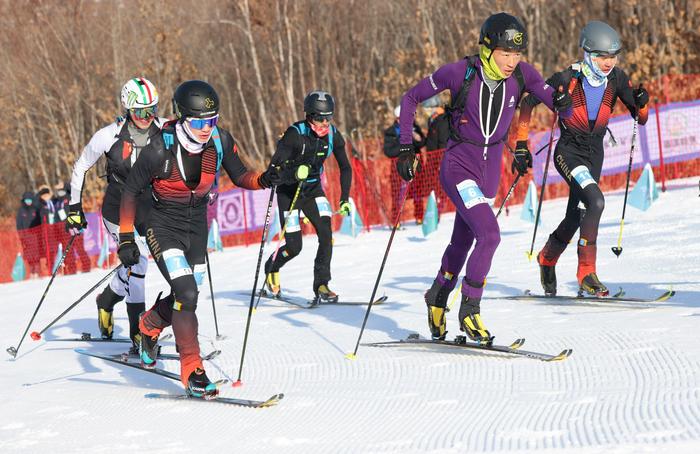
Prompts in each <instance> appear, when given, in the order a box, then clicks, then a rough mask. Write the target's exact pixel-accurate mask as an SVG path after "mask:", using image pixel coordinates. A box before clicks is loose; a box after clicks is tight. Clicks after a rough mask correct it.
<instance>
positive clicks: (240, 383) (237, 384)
mask: <svg viewBox="0 0 700 454" xmlns="http://www.w3.org/2000/svg"><path fill="white" fill-rule="evenodd" d="M231 386H232V387H234V388H240V387H241V386H243V382H242V381H240V380H236V381H235V382H233V383H231Z"/></svg>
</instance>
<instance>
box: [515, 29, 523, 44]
mask: <svg viewBox="0 0 700 454" xmlns="http://www.w3.org/2000/svg"><path fill="white" fill-rule="evenodd" d="M513 43H515V44H516V45H518V46H519V45H521V44H522V43H523V34H522V33H521V32H518V33H516V34H515V36H513Z"/></svg>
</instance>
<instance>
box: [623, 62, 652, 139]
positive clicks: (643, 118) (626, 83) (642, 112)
mask: <svg viewBox="0 0 700 454" xmlns="http://www.w3.org/2000/svg"><path fill="white" fill-rule="evenodd" d="M616 69H617V68H616ZM617 79H618V85H617V97H618V98H620V100H621V101H622V103H623V104H624V105H625V106H626V107H627V109H628V110H629V111H630V114H631V115H632V118H634V117H635V116H636V115H637V105H636V104H635V103H634V89H633V88H632V81H631V80H630V78H629V76H627V74H626V73H625V72H624V71H623V70H621V69H620V70H618V73H617ZM648 119H649V105H648V104H647V105H646V106H644V107H642V108H641V109H639V124H640V125H644V124H646V122H647V120H648Z"/></svg>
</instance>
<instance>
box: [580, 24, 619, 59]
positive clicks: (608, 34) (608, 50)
mask: <svg viewBox="0 0 700 454" xmlns="http://www.w3.org/2000/svg"><path fill="white" fill-rule="evenodd" d="M578 45H579V46H581V48H582V49H583V50H585V51H586V52H596V53H599V54H607V55H617V54H619V53H620V51H621V50H622V41H621V40H620V35H618V34H617V32H616V31H615V29H614V28H612V27H611V26H609V25H608V24H606V23H605V22H601V21H597V20H593V21H590V22H589V23H587V24H586V26H585V27H583V30H581V36H580V37H579V40H578Z"/></svg>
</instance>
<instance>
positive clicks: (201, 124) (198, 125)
mask: <svg viewBox="0 0 700 454" xmlns="http://www.w3.org/2000/svg"><path fill="white" fill-rule="evenodd" d="M187 122H188V123H189V124H190V128H192V129H204V128H205V127H206V126H209V127H210V128H213V127H214V126H216V124H217V123H218V122H219V116H218V115H216V116H215V117H211V118H188V119H187Z"/></svg>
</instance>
